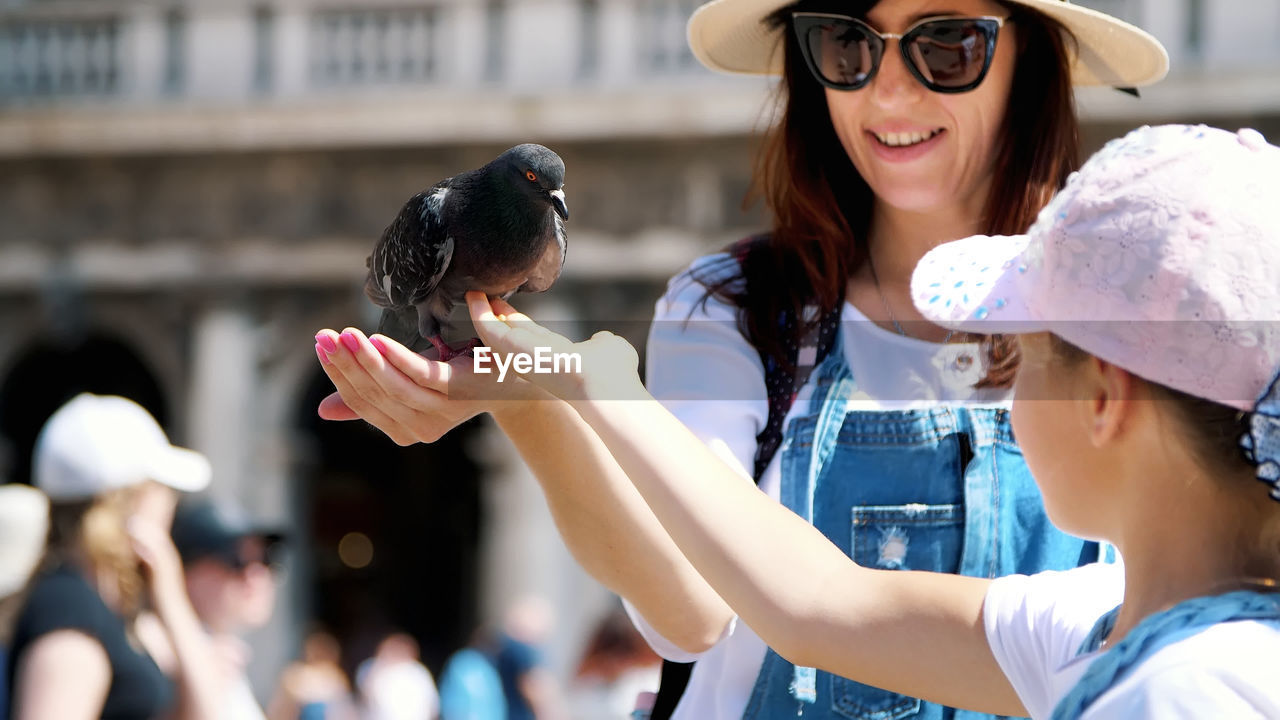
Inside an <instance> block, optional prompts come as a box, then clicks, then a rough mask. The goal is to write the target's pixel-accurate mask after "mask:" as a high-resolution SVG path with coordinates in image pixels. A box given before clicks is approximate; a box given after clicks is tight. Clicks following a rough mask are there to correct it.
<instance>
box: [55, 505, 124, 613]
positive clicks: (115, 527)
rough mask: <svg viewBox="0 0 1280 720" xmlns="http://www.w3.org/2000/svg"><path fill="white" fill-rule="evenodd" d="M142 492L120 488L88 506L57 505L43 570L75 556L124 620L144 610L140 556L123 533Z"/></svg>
mask: <svg viewBox="0 0 1280 720" xmlns="http://www.w3.org/2000/svg"><path fill="white" fill-rule="evenodd" d="M138 492H139V486H132V487H125V488H119V489H116V490H111V491H108V492H105V493H103V494H101V495H98V496H97V497H94V498H92V499H89V500H84V501H73V502H54V503H51V504H50V506H49V545H48V549H47V550H46V552H45V559H44V563H43V566H44V567H45V568H48V567H51V566H53V565H57V564H61V563H64V562H67V561H69V560H71V559H72V558H73V557H75V556H76V555H79V556H80V557H82V558H84V559H85V560H87V561H88V563H89V571H90V573H91V575H92V577H93V578H94V579H95V580H96V581H97V582H99V583H101V582H107V583H108V586H107V587H101V586H99V588H98V591H99V593H100V594H102V595H103V597H104V598H110V599H111V600H113V601H114V604H115V605H116V607H117V610H118V611H119V612H120V614H121V615H123V616H125V617H126V618H128V619H132V618H133V617H134V616H136V615H137V613H138V610H139V609H140V607H141V604H142V596H143V592H144V589H145V582H144V580H143V577H142V572H141V570H140V569H139V567H138V556H137V555H136V554H135V553H134V551H133V544H132V541H131V540H130V539H129V533H128V532H127V530H126V529H125V524H126V523H127V522H128V519H129V516H130V515H131V514H132V512H133V509H134V506H135V505H136V503H137V497H138Z"/></svg>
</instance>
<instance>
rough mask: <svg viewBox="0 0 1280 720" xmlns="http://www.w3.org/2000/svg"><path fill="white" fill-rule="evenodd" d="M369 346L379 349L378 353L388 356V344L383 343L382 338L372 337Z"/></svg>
mask: <svg viewBox="0 0 1280 720" xmlns="http://www.w3.org/2000/svg"><path fill="white" fill-rule="evenodd" d="M369 344H370V345H372V346H374V347H375V348H377V350H378V352H380V353H382V354H383V355H386V354H387V344H386V343H384V342H382V338H376V337H371V338H369Z"/></svg>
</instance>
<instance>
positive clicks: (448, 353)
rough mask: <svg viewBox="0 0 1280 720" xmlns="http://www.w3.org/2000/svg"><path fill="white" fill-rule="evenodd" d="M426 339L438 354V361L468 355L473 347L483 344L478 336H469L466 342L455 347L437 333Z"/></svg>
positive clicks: (446, 360) (447, 360)
mask: <svg viewBox="0 0 1280 720" xmlns="http://www.w3.org/2000/svg"><path fill="white" fill-rule="evenodd" d="M427 339H428V340H430V341H431V344H432V345H434V346H435V348H436V353H437V354H438V355H439V356H440V362H449V361H450V360H452V359H454V358H456V357H464V356H467V355H470V354H471V351H472V350H473V349H475V348H477V347H480V346H481V345H482V344H483V342H481V340H480V338H471V339H470V340H467V341H466V342H463V343H459V344H458V345H457V346H456V347H455V346H452V345H449V344H448V343H446V342H445V341H444V338H442V337H440V336H439V335H433V336H431V337H429V338H427Z"/></svg>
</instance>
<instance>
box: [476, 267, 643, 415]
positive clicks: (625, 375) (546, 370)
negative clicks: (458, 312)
mask: <svg viewBox="0 0 1280 720" xmlns="http://www.w3.org/2000/svg"><path fill="white" fill-rule="evenodd" d="M467 308H468V310H470V312H471V320H472V322H473V323H475V327H476V332H478V333H479V334H480V339H481V340H483V341H484V342H485V344H486V345H487V346H488V347H489V349H490V351H491V352H492V354H493V355H494V356H495V360H497V358H498V357H501V361H502V362H510V363H511V364H510V367H511V369H512V371H513V372H514V373H516V374H518V375H519V376H520V377H522V378H524V379H525V380H528V381H529V382H531V383H533V384H535V385H537V386H539V387H541V388H542V389H544V390H546V391H547V392H550V393H552V394H553V395H556V396H557V397H560V398H561V399H563V400H567V401H570V402H576V401H599V400H631V399H639V398H642V397H646V394H645V391H644V386H643V384H642V383H641V382H640V376H639V374H638V372H637V368H638V366H639V356H638V355H637V354H636V350H635V348H633V347H631V344H630V343H628V342H627V341H626V340H624V339H622V338H621V337H618V336H617V335H614V334H613V333H611V332H608V331H603V332H598V333H596V334H595V335H593V336H592V337H591V339H590V340H585V341H583V342H579V343H575V342H571V341H570V340H569V339H568V338H566V337H564V336H563V335H558V334H556V333H554V332H552V331H550V330H548V329H546V328H544V327H542V326H541V325H539V324H537V323H535V322H534V321H533V320H530V319H529V317H528V316H526V315H524V314H523V313H521V312H519V311H518V310H516V309H515V308H513V307H511V305H509V304H507V303H506V301H504V300H493V301H490V300H489V299H488V298H487V297H486V296H485V295H484V294H483V293H479V292H469V293H467ZM509 356H514V358H511V357H509ZM522 360H523V361H524V364H523V365H521V364H520V363H521V361H522Z"/></svg>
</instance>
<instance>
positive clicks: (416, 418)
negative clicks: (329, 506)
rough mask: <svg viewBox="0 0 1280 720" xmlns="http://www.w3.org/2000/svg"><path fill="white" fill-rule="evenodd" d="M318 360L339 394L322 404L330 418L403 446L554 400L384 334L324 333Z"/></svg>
mask: <svg viewBox="0 0 1280 720" xmlns="http://www.w3.org/2000/svg"><path fill="white" fill-rule="evenodd" d="M316 354H317V356H319V358H320V364H321V366H322V367H323V368H324V372H325V374H326V375H328V376H329V379H330V380H331V381H332V382H333V385H334V387H335V388H336V389H337V392H336V393H334V394H332V395H330V396H328V397H326V398H325V399H324V400H323V401H321V403H320V407H319V410H318V411H319V414H320V417H322V418H324V419H326V420H354V419H357V418H361V419H364V420H365V421H367V422H368V423H369V424H371V425H373V426H374V427H376V428H378V429H379V430H381V431H382V432H383V433H384V434H386V436H387V437H389V438H391V439H392V440H393V441H394V442H395V443H396V444H398V445H402V446H404V445H412V444H413V443H417V442H435V441H436V440H439V439H440V438H441V437H443V436H444V435H445V434H447V433H448V432H449V431H450V430H452V429H453V428H455V427H457V426H458V425H460V424H462V423H463V422H465V421H467V420H469V419H471V418H473V417H475V416H476V415H479V414H480V413H483V412H499V411H502V410H509V409H513V408H514V407H515V406H518V405H522V404H525V403H527V402H528V401H532V400H539V399H549V398H547V396H546V395H545V393H543V392H542V391H540V390H538V389H537V388H536V387H533V386H531V385H529V384H528V383H526V382H523V381H521V380H520V379H519V378H516V377H512V376H508V377H507V378H506V379H505V381H504V382H502V383H499V382H498V381H497V376H496V375H494V374H483V373H475V372H474V371H473V370H474V368H473V362H474V360H473V358H472V357H470V356H459V357H456V358H453V359H452V360H451V361H449V362H447V363H446V362H439V361H437V360H431V359H429V358H426V357H424V356H422V355H419V354H418V353H415V352H413V351H412V350H410V349H409V348H407V347H405V346H404V345H401V344H400V343H398V342H396V341H395V340H392V339H391V338H388V337H385V336H382V335H373V336H372V337H365V335H364V333H362V332H360V331H359V330H356V329H354V328H347V329H346V330H343V331H342V333H341V334H339V333H337V332H334V331H333V330H321V331H320V332H319V333H318V334H317V335H316Z"/></svg>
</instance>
